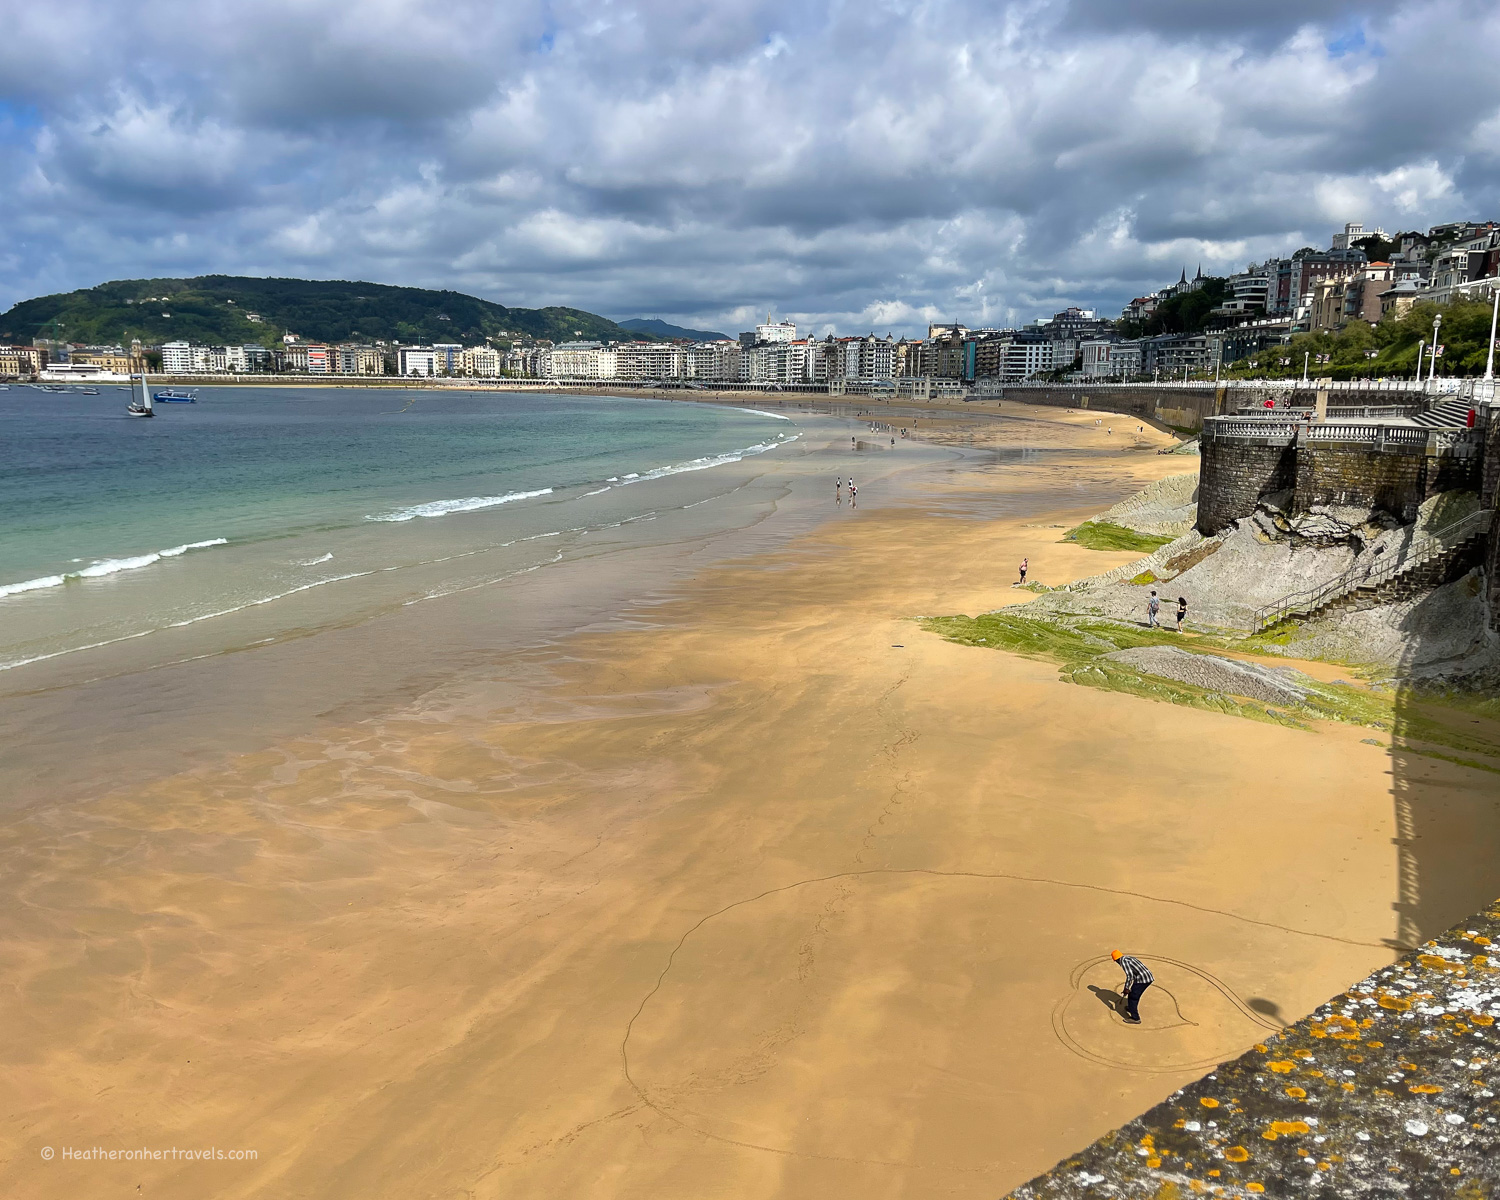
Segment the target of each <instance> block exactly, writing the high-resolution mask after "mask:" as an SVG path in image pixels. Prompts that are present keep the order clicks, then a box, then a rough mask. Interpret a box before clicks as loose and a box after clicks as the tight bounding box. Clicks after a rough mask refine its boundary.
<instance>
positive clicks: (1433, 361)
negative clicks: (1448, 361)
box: [1427, 313, 1443, 387]
mask: <svg viewBox="0 0 1500 1200" xmlns="http://www.w3.org/2000/svg"><path fill="white" fill-rule="evenodd" d="M1442 323H1443V314H1442V313H1436V314H1434V315H1433V318H1432V353H1431V354H1429V355H1428V356H1427V383H1428V386H1429V387H1430V386H1431V385H1432V381H1433V378H1434V377H1435V376H1436V375H1437V360H1438V326H1440V325H1441V324H1442Z"/></svg>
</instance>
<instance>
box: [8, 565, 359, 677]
mask: <svg viewBox="0 0 1500 1200" xmlns="http://www.w3.org/2000/svg"><path fill="white" fill-rule="evenodd" d="M373 574H375V572H374V571H356V572H354V573H353V574H350V575H333V576H330V577H329V578H327V579H319V580H316V581H314V582H313V583H304V584H303V585H302V586H301V587H294V588H290V589H288V590H287V591H284V592H277V593H276V594H275V595H274V596H262V597H261V598H260V599H258V600H247V601H246V602H245V603H244V604H236V605H235V606H234V607H233V608H221V609H219V610H218V611H217V612H208V613H201V614H199V615H198V616H196V617H188V618H187V619H186V620H183V621H173V622H171V623H170V624H168V625H161V626H157V627H156V628H153V629H142V630H139V631H138V632H136V633H127V634H125V635H124V636H123V637H117V638H109V639H107V640H106V641H102V642H90V643H89V644H88V645H86V646H70V647H68V649H66V650H54V651H52V653H50V654H38V655H36V656H35V657H33V658H21V659H17V660H16V661H14V662H8V663H0V671H12V670H14V669H15V668H16V667H25V666H30V665H31V664H32V663H39V662H46V661H47V660H48V659H50V658H63V657H65V656H66V655H69V654H81V653H83V651H85V650H99V649H101V648H103V647H104V646H113V645H116V644H117V643H119V642H131V641H134V640H135V639H136V638H143V637H146V636H148V635H150V634H153V633H160V632H161V631H162V630H163V629H182V628H183V627H184V626H187V625H196V624H198V622H199V621H212V620H213V619H214V618H215V617H227V616H229V615H230V614H231V613H237V612H242V611H243V610H245V609H247V608H257V607H259V606H260V605H262V604H270V603H272V602H273V601H276V600H284V599H285V598H286V597H287V596H295V595H296V594H297V593H298V592H307V591H311V590H312V589H313V588H316V587H322V586H323V585H324V584H325V583H339V582H341V581H343V580H345V579H363V578H364V577H365V576H366V575H373ZM264 640H265V641H274V640H275V639H274V638H266V639H264ZM195 657H197V658H209V657H211V655H207V654H200V655H196V656H195ZM178 661H181V662H192V661H193V660H192V659H180V660H178Z"/></svg>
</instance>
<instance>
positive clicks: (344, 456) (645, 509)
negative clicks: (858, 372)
mask: <svg viewBox="0 0 1500 1200" xmlns="http://www.w3.org/2000/svg"><path fill="white" fill-rule="evenodd" d="M199 395H200V400H199V402H198V403H197V404H192V405H186V404H183V405H158V408H157V413H158V415H157V417H156V419H155V420H151V421H142V420H133V419H131V418H128V417H127V416H126V415H125V412H124V407H125V402H126V394H125V392H124V391H123V390H120V391H113V390H109V389H106V390H104V391H103V394H102V395H99V396H86V395H82V394H78V393H72V394H67V393H45V392H41V391H38V390H35V389H31V388H25V387H12V388H11V389H10V390H9V391H0V511H3V512H4V514H5V515H4V519H3V520H0V691H5V690H10V689H9V688H6V687H5V685H6V684H12V685H13V686H22V682H21V681H22V677H25V676H27V675H28V672H32V671H34V670H36V669H38V668H40V667H41V666H42V664H54V666H55V665H57V664H60V663H63V662H67V663H69V664H73V663H77V664H86V663H87V662H88V661H89V656H90V655H92V654H94V653H96V652H97V651H100V650H102V649H104V648H106V647H120V646H122V645H124V644H126V643H133V645H131V646H130V647H129V649H130V651H131V657H132V663H133V664H134V667H135V668H141V667H149V666H152V665H155V664H157V663H159V662H166V661H172V660H179V661H180V660H181V659H182V658H183V657H192V656H202V655H209V654H218V653H223V652H226V651H229V650H234V649H241V648H247V647H250V646H256V645H264V644H266V643H268V642H273V641H277V640H279V639H284V638H287V637H292V636H302V635H303V634H305V633H306V632H308V631H309V630H314V631H315V630H317V629H319V628H326V627H330V626H335V625H348V624H350V623H354V622H358V621H359V620H361V619H362V618H364V617H368V616H371V615H375V614H377V613H380V612H385V611H389V610H391V609H392V608H393V607H399V606H403V605H410V604H417V603H420V602H421V601H423V600H424V599H428V598H434V597H437V596H441V595H446V594H451V593H453V592H455V591H459V590H463V589H471V588H479V587H483V586H484V585H486V584H488V583H492V582H495V581H498V580H501V579H504V578H507V577H510V576H513V575H514V574H516V573H517V572H525V571H532V570H536V569H539V568H541V567H543V566H545V565H547V564H548V563H550V562H554V561H558V560H559V559H561V558H563V557H564V556H565V555H566V554H568V553H587V552H591V550H590V548H591V547H594V546H597V547H604V546H606V545H609V544H619V543H620V542H621V541H622V540H623V539H625V538H626V537H627V536H628V531H629V529H630V527H632V526H638V525H640V524H641V523H645V522H651V521H655V520H657V519H658V518H659V517H661V516H662V515H663V514H665V513H670V512H675V511H680V510H682V509H684V508H689V507H692V506H693V505H695V504H700V503H703V502H705V500H707V499H708V498H711V497H712V496H713V495H714V494H715V489H716V487H717V488H719V489H721V490H722V487H723V486H726V484H725V483H722V482H720V481H721V480H724V479H726V477H725V476H724V475H722V474H720V475H716V471H718V470H719V469H721V468H724V467H726V466H729V465H730V464H734V463H739V462H743V461H745V460H747V459H750V458H753V457H756V456H760V455H767V454H772V455H774V454H776V453H778V452H780V451H782V449H783V448H784V447H786V446H787V445H788V444H789V443H790V442H793V441H795V440H796V439H797V437H798V431H797V428H796V427H795V425H794V424H793V423H792V422H790V421H788V420H786V419H783V418H781V417H780V416H778V415H775V414H770V413H766V412H760V411H751V410H742V409H735V408H730V407H726V406H718V405H705V404H692V403H681V402H672V401H658V400H646V399H616V398H607V397H576V396H537V395H527V394H515V393H499V392H490V393H481V392H474V393H463V392H450V391H440V390H436V389H432V390H419V389H412V390H395V389H379V390H376V389H368V390H355V389H349V390H342V389H338V390H335V389H296V388H287V387H274V388H261V389H256V388H203V389H201V390H200V393H199ZM622 530H623V531H627V532H626V533H622V532H620V531H622ZM82 669H84V670H86V667H85V668H82ZM7 676H9V678H7Z"/></svg>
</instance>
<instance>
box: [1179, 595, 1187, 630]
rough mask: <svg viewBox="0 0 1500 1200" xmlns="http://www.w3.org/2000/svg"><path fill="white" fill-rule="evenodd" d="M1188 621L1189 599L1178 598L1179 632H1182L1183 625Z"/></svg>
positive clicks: (1184, 597)
mask: <svg viewBox="0 0 1500 1200" xmlns="http://www.w3.org/2000/svg"><path fill="white" fill-rule="evenodd" d="M1185 620H1187V597H1186V596H1178V597H1177V632H1178V633H1181V632H1182V623H1183V622H1184V621H1185Z"/></svg>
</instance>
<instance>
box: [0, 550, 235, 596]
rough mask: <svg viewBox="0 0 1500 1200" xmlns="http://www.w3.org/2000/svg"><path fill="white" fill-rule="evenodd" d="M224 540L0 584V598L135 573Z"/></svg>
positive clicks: (112, 559) (105, 560)
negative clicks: (72, 581) (70, 581)
mask: <svg viewBox="0 0 1500 1200" xmlns="http://www.w3.org/2000/svg"><path fill="white" fill-rule="evenodd" d="M228 541H229V539H228V538H209V539H208V540H207V541H204V542H187V543H185V544H184V545H181V546H172V547H170V548H168V549H166V550H154V551H152V552H151V553H150V554H137V555H134V556H133V557H131V558H102V559H100V560H99V561H98V562H96V563H91V564H90V565H88V566H86V567H84V568H83V569H82V570H78V571H64V572H63V573H62V574H61V575H42V576H39V577H38V578H36V579H27V580H25V581H23V582H21V583H7V584H0V598H4V597H6V596H15V595H18V594H20V593H21V592H35V591H39V590H41V589H42V588H52V587H61V586H62V585H63V584H65V583H67V582H68V580H70V579H101V578H103V577H104V576H106V575H118V574H119V573H120V572H121V571H139V570H140V569H141V568H142V567H149V566H150V565H151V564H152V563H158V562H160V561H161V560H162V559H164V558H176V557H178V555H181V554H186V553H187V552H188V551H189V550H206V549H207V548H208V547H210V546H223V545H225V544H227V543H228Z"/></svg>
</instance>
